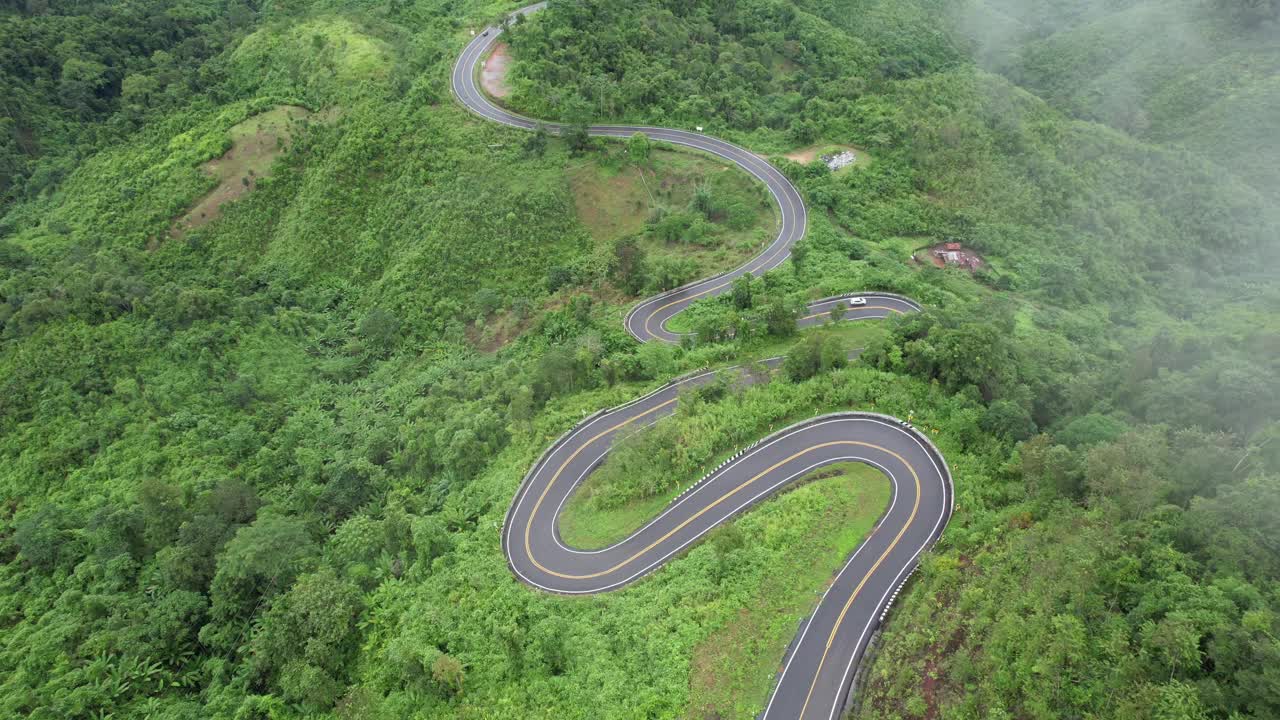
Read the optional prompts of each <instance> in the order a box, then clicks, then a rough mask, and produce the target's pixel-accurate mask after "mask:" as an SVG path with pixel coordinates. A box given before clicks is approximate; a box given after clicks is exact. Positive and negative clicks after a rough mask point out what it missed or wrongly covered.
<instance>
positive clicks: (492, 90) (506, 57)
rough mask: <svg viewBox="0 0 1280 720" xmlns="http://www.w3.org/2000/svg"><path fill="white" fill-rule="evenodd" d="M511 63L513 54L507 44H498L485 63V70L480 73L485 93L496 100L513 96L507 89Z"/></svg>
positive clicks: (481, 84)
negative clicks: (508, 67)
mask: <svg viewBox="0 0 1280 720" xmlns="http://www.w3.org/2000/svg"><path fill="white" fill-rule="evenodd" d="M510 63H511V53H509V52H508V49H507V44H506V43H498V44H497V45H495V46H494V48H493V53H492V54H490V55H489V57H488V58H486V59H485V61H484V69H483V70H481V71H480V86H481V87H483V88H484V91H485V92H487V93H489V94H490V95H492V96H494V97H496V98H504V97H506V96H508V95H510V94H511V88H509V87H507V66H508V65H509V64H510Z"/></svg>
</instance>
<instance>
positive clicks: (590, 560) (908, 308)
mask: <svg viewBox="0 0 1280 720" xmlns="http://www.w3.org/2000/svg"><path fill="white" fill-rule="evenodd" d="M544 6H545V3H539V4H537V5H531V6H529V7H526V8H523V9H521V10H518V11H517V14H528V13H531V12H535V11H537V10H540V9H542V8H543V7H544ZM500 34H501V28H497V27H491V28H488V29H486V30H484V31H483V32H482V33H481V34H478V35H477V36H476V37H475V38H474V39H473V40H472V41H471V42H470V43H469V44H468V45H467V46H466V48H465V49H464V50H463V52H462V55H461V57H459V59H458V62H457V64H456V65H455V66H454V69H453V78H452V84H453V91H454V93H455V94H456V95H457V97H458V99H459V100H460V101H461V102H462V103H463V105H465V106H466V107H467V108H468V109H470V110H471V111H473V112H475V113H476V114H478V115H480V116H482V117H484V118H487V119H489V120H492V121H494V122H498V123H502V124H504V125H510V126H513V127H517V128H523V129H534V128H536V127H538V126H542V127H545V128H546V129H547V131H548V132H552V133H558V132H560V131H561V130H562V126H560V125H557V124H555V123H539V122H538V121H535V120H531V119H529V118H525V117H521V116H519V115H515V114H513V113H511V112H508V111H506V110H504V109H502V108H500V107H498V106H497V105H495V104H494V103H493V102H491V101H490V99H489V98H488V97H487V96H486V95H485V94H484V93H483V92H482V91H481V90H480V88H479V85H478V83H477V79H476V75H477V67H478V65H479V64H480V62H481V60H483V59H484V58H485V57H486V56H487V54H488V53H489V52H490V50H491V49H492V47H493V44H494V42H495V41H496V40H497V38H498V36H499V35H500ZM588 132H589V134H591V135H593V136H601V137H612V138H627V137H630V136H631V135H632V134H634V133H636V132H643V133H644V134H645V135H647V136H649V137H650V138H651V139H653V140H655V141H659V142H667V143H672V144H676V145H684V146H688V147H692V148H696V149H698V150H701V151H703V152H708V153H711V154H713V155H716V156H718V157H721V158H723V159H725V160H728V161H730V162H732V163H734V164H736V165H738V166H739V167H741V168H742V169H743V170H745V171H747V172H748V173H750V174H751V175H753V176H755V177H756V178H757V179H759V180H760V181H761V182H763V183H764V184H765V186H766V187H767V188H768V190H769V193H770V194H771V195H772V196H773V198H774V201H775V202H776V203H777V205H778V210H779V218H780V222H779V226H778V234H777V236H776V237H775V238H774V240H773V242H772V243H770V244H769V246H768V247H767V248H765V249H764V250H763V251H762V252H761V253H760V254H759V255H757V256H756V257H754V258H752V259H751V260H750V261H748V262H747V263H746V264H744V265H742V266H741V267H738V268H736V269H734V270H731V271H729V272H726V273H723V274H721V275H717V276H715V277H711V278H707V279H704V280H699V281H697V282H694V283H691V284H689V285H686V286H684V287H681V288H677V289H675V290H672V291H670V292H667V293H663V294H661V295H658V296H656V297H652V298H649V299H647V300H644V301H643V302H641V303H639V304H638V305H636V306H635V307H634V308H633V309H632V310H631V312H630V313H628V314H627V316H626V320H625V322H626V327H627V330H628V331H629V332H630V333H631V334H632V335H633V336H634V337H635V338H636V339H637V340H639V341H641V342H649V341H661V342H677V341H678V340H679V337H680V336H679V335H678V334H677V333H673V332H671V331H670V330H668V329H667V328H666V323H667V321H668V320H669V319H670V318H671V317H673V316H674V315H676V314H677V313H679V312H680V311H681V310H684V309H685V308H687V307H688V306H689V305H690V304H691V303H692V302H694V301H695V300H697V299H699V298H704V297H713V296H715V295H719V294H721V293H723V292H726V291H727V290H728V289H729V286H730V283H731V282H732V281H733V279H734V278H737V277H739V276H741V275H745V274H747V273H751V274H753V275H760V274H762V273H764V272H765V271H767V270H770V269H772V268H775V267H777V266H778V265H780V264H781V263H782V262H783V261H785V260H786V259H787V257H788V255H789V251H790V248H791V246H792V245H793V244H794V243H795V242H796V241H797V240H799V239H800V238H802V237H803V236H804V233H805V228H806V224H807V215H806V210H805V206H804V201H803V200H802V199H801V197H800V194H799V193H798V192H797V191H796V189H795V187H794V186H792V184H791V183H790V182H789V181H788V180H787V179H786V177H785V176H783V174H782V173H781V172H779V171H778V169H777V168H775V167H773V166H772V165H770V164H769V163H768V162H767V161H765V160H763V159H761V158H760V157H758V156H757V155H755V154H753V153H751V152H749V151H747V150H745V149H743V148H740V147H738V146H736V145H733V144H731V143H728V142H725V141H723V140H718V139H716V138H713V137H708V136H706V135H703V134H701V133H696V132H689V131H684V130H673V129H668V128H657V127H643V126H628V125H594V126H591V127H590V128H589V129H588ZM861 296H862V297H865V298H867V304H866V305H865V306H860V307H854V308H850V309H849V310H848V311H847V312H846V313H845V318H846V319H849V320H857V319H869V318H877V317H885V316H887V315H889V314H892V313H905V312H915V311H918V310H920V306H919V305H918V304H916V303H915V302H914V301H912V300H910V299H908V298H904V297H901V296H897V295H892V294H888V293H862V294H861ZM846 301H847V300H846V299H843V298H827V299H824V300H819V301H816V302H814V303H811V304H810V305H809V309H808V312H807V313H806V314H805V316H804V317H803V318H801V319H800V321H799V322H800V325H802V326H804V325H809V324H814V323H817V322H821V321H822V320H823V317H824V316H825V315H826V314H827V313H828V312H829V311H830V310H831V308H832V307H834V306H835V305H836V304H837V303H839V302H846ZM769 364H773V365H776V364H777V361H776V360H775V361H772V362H771V363H769ZM716 375H717V373H716V372H714V371H708V372H702V373H697V374H694V375H691V376H687V377H685V378H683V379H680V380H677V381H673V382H670V383H668V384H667V385H665V386H663V387H662V388H659V389H658V390H656V391H654V392H652V393H650V394H648V395H646V396H644V397H642V398H639V399H637V400H634V401H632V402H630V403H627V404H625V405H621V406H619V407H616V408H612V409H608V410H603V411H600V412H598V413H596V414H595V415H593V416H591V417H589V418H587V419H586V420H584V421H583V422H582V423H580V424H579V425H578V426H577V427H575V428H573V429H572V430H571V431H569V432H568V433H567V434H565V435H564V436H563V437H561V438H560V439H559V440H557V441H556V442H555V443H554V444H553V445H552V446H551V447H550V448H548V449H547V451H546V452H545V453H544V454H543V455H542V457H541V458H540V459H539V460H538V462H537V463H536V464H535V465H534V466H533V468H532V469H531V470H530V471H529V473H528V475H527V476H526V477H525V479H524V482H523V483H522V485H521V486H520V490H519V491H518V493H517V494H516V497H515V499H514V501H513V502H512V504H511V508H510V510H508V512H507V518H506V522H505V524H504V526H503V530H502V547H503V550H504V552H505V553H506V555H507V559H508V562H509V564H510V566H511V569H512V571H513V572H514V573H515V574H516V576H517V577H519V578H520V579H521V580H522V581H524V582H525V583H528V584H529V585H531V586H533V587H536V588H539V589H542V590H546V591H549V592H555V593H563V594H569V595H580V594H590V593H599V592H607V591H610V590H616V589H618V588H621V587H624V586H626V585H627V584H629V583H631V582H635V581H636V580H637V579H639V578H641V577H643V576H644V575H646V574H647V573H649V572H652V571H654V570H656V569H658V568H659V567H661V566H662V565H663V564H664V563H666V562H667V561H668V560H670V559H671V558H672V557H674V556H676V555H678V554H679V553H680V552H682V551H683V550H685V549H686V548H688V547H689V546H690V545H692V544H693V543H695V542H697V541H698V540H699V539H700V538H702V537H703V536H704V535H706V534H707V533H708V532H710V531H711V530H712V529H714V528H715V527H717V526H718V525H719V524H720V523H723V522H725V521H726V520H728V519H730V518H732V517H734V516H735V515H737V514H738V513H740V512H742V511H743V510H745V509H747V508H748V507H750V506H751V505H753V504H754V503H756V502H758V501H760V500H762V499H764V498H767V497H769V496H770V495H772V494H774V493H776V492H778V491H779V490H780V489H781V488H783V487H785V486H786V485H787V484H788V483H790V482H791V481H793V480H795V479H797V478H799V477H801V476H804V475H807V474H808V473H810V472H812V471H813V470H816V469H818V468H821V467H823V466H826V465H830V464H832V463H837V462H847V461H856V462H863V463H866V464H869V465H872V466H874V467H876V468H879V469H880V470H881V471H883V472H884V474H885V475H887V476H888V477H889V479H890V481H891V483H892V500H891V502H890V504H889V508H888V510H887V511H886V512H885V514H884V516H883V517H882V518H881V520H880V522H879V523H878V524H877V526H876V528H875V529H874V530H873V531H872V533H871V535H870V536H869V537H867V538H866V540H865V541H864V542H863V543H862V544H861V545H859V546H858V549H857V550H856V551H855V552H854V553H853V554H852V555H851V556H850V557H849V558H848V560H847V561H846V562H845V564H844V566H843V567H842V568H841V569H840V570H839V572H838V573H837V574H836V577H835V579H834V580H833V581H832V583H831V585H830V586H829V587H828V589H827V591H826V592H825V594H824V595H823V596H822V599H821V600H820V601H819V603H818V606H817V608H816V610H815V611H814V613H813V615H812V616H811V617H810V618H809V619H808V620H806V622H805V623H804V625H803V626H802V629H801V630H800V632H799V634H798V636H797V638H796V640H795V641H794V642H793V643H792V645H791V648H790V649H789V651H788V653H787V655H786V657H785V658H784V659H783V664H782V669H781V671H780V672H779V675H778V678H777V681H776V684H775V687H774V690H773V693H772V694H771V695H770V698H769V703H768V706H767V707H766V709H765V710H764V712H763V713H762V715H761V717H763V718H766V719H779V720H780V719H782V718H801V719H804V720H809V719H814V718H824V719H826V720H831V719H832V718H835V717H837V716H838V715H839V714H840V713H841V711H842V710H843V709H844V708H845V707H846V705H847V702H848V699H849V698H848V695H849V692H850V686H851V683H852V679H853V673H854V670H855V669H856V667H857V665H858V661H859V660H860V659H861V657H862V655H863V653H864V651H865V650H866V647H867V643H868V641H869V640H870V637H871V634H872V632H873V631H874V629H875V628H876V627H877V625H878V624H879V622H880V620H881V619H882V617H883V614H884V612H886V609H887V607H888V605H889V603H891V602H892V600H893V598H894V596H895V594H896V592H897V590H898V589H899V588H900V587H901V585H902V584H903V582H905V580H906V578H907V576H908V575H909V573H910V572H911V570H912V569H914V568H915V566H916V563H917V561H918V559H919V556H920V554H921V553H922V552H923V551H924V550H925V549H926V548H928V547H930V546H931V545H932V544H933V543H934V542H935V541H936V540H937V539H938V537H939V535H940V534H941V532H942V529H943V527H945V525H946V523H947V520H948V519H949V518H950V516H951V512H952V509H953V504H954V491H953V487H952V481H951V474H950V471H949V470H948V469H947V465H946V462H945V460H944V459H943V458H942V455H941V454H940V453H939V452H938V451H937V449H936V448H935V447H934V446H933V444H932V443H930V442H929V440H928V439H927V438H926V437H925V436H924V435H922V434H921V433H919V432H917V431H916V430H914V429H913V428H911V427H910V426H908V425H905V424H904V423H902V422H901V421H899V420H897V419H895V418H891V417H887V416H883V415H876V414H873V413H864V412H842V413H835V414H831V415H824V416H821V417H816V418H812V419H810V420H806V421H803V422H801V423H798V424H796V425H793V426H791V427H789V428H786V429H783V430H781V431H779V432H776V433H774V434H772V435H770V436H769V437H767V438H765V439H763V440H761V441H759V442H757V443H755V444H754V445H752V446H751V447H749V448H746V449H744V450H742V451H740V452H739V453H737V454H736V455H734V456H733V457H732V458H731V459H730V460H729V461H727V462H725V463H724V464H723V465H721V466H720V467H719V468H717V469H716V470H715V471H714V472H712V473H710V474H708V475H707V476H706V477H705V478H703V479H702V480H700V481H699V482H698V483H697V484H696V485H694V486H693V487H692V488H690V489H689V490H687V491H686V492H685V493H683V494H682V495H681V496H680V497H679V498H677V499H676V500H675V501H673V502H672V503H671V504H670V505H669V506H668V507H667V509H666V510H664V511H663V512H662V513H661V514H660V515H658V516H657V517H656V518H654V519H653V520H651V521H650V522H649V523H648V524H646V525H645V526H644V527H642V528H640V529H639V530H637V531H636V532H635V533H633V534H632V535H631V536H630V537H627V538H626V539H624V540H622V541H621V542H619V543H617V544H615V545H612V546H610V547H607V548H603V549H600V550H591V551H586V550H578V549H574V548H571V547H567V546H566V545H565V544H564V543H563V542H562V541H561V540H560V536H559V533H558V532H557V529H556V528H557V522H556V521H557V518H558V516H559V514H560V511H561V510H562V509H563V507H564V504H565V503H566V502H567V501H568V499H569V497H570V495H572V493H573V490H574V489H575V488H576V487H577V486H578V485H579V484H580V483H581V482H582V480H583V479H584V478H585V477H586V476H587V474H589V473H590V472H591V471H592V470H593V469H594V468H595V467H596V466H598V465H599V464H600V463H601V462H602V461H603V460H604V458H605V456H606V455H607V454H608V452H609V449H610V447H611V446H612V444H613V441H614V440H615V439H617V438H618V437H619V436H620V435H621V434H623V433H626V432H629V431H630V430H632V429H634V428H635V427H641V426H645V425H649V424H652V423H654V422H656V421H658V420H659V419H661V418H662V417H664V416H666V415H669V414H670V413H671V412H672V411H673V410H674V409H675V406H676V402H677V400H678V397H679V394H680V393H681V392H682V391H684V390H687V389H689V388H692V387H696V386H698V385H701V384H704V383H707V382H711V381H712V380H714V379H715V377H716ZM736 375H737V379H738V381H739V382H754V381H755V380H757V379H759V378H758V377H756V376H755V375H753V374H752V373H751V372H749V371H748V370H747V369H739V370H738V371H737V373H736Z"/></svg>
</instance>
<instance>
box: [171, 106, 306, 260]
mask: <svg viewBox="0 0 1280 720" xmlns="http://www.w3.org/2000/svg"><path fill="white" fill-rule="evenodd" d="M306 118H314V119H316V120H321V121H323V120H325V119H327V118H326V117H324V114H322V115H321V116H313V114H312V113H311V111H310V110H307V109H306V108H303V107H298V106H296V105H278V106H276V107H274V108H272V109H270V110H268V111H266V112H263V113H259V114H257V115H254V116H253V117H251V118H249V119H248V120H244V121H242V122H240V123H238V124H236V125H235V126H233V127H232V128H231V130H230V134H231V149H230V150H228V151H227V152H226V153H224V154H223V155H222V156H221V157H218V158H214V159H213V160H210V161H209V162H207V163H205V164H204V165H201V166H200V169H202V170H204V171H205V172H207V173H209V174H210V175H212V176H213V177H215V178H217V179H218V187H216V188H214V189H213V190H212V191H211V192H210V193H209V194H208V195H205V196H204V197H203V198H201V199H200V201H199V202H197V203H196V204H195V206H193V207H192V208H191V209H190V210H188V211H187V212H185V213H183V214H182V215H180V216H179V217H178V218H177V219H175V220H174V222H173V226H172V227H171V228H170V229H169V236H170V237H175V238H177V237H182V236H183V235H184V234H186V233H187V232H188V231H190V230H194V229H196V228H199V227H202V226H204V225H207V224H209V223H211V222H213V221H214V220H216V219H217V218H218V217H219V216H220V215H221V214H222V207H223V206H224V205H226V204H227V203H229V202H234V201H235V200H237V199H239V198H240V196H242V195H244V194H245V193H247V192H249V191H250V190H252V189H253V188H254V187H255V186H256V185H257V183H258V180H259V179H261V178H264V177H267V176H268V175H269V174H270V172H271V164H272V163H273V162H275V160H276V158H277V157H279V156H280V155H281V154H282V153H283V152H284V151H285V150H286V149H287V148H288V147H289V143H290V142H291V141H292V139H293V135H294V133H295V131H296V129H297V128H298V126H299V124H300V123H301V122H302V121H303V120H305V119H306Z"/></svg>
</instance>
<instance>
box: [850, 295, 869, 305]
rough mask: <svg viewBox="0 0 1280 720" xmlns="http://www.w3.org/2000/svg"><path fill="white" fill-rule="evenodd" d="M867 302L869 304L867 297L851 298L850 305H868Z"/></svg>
mask: <svg viewBox="0 0 1280 720" xmlns="http://www.w3.org/2000/svg"><path fill="white" fill-rule="evenodd" d="M866 304H867V299H866V298H864V297H856V298H849V307H858V306H859V305H866Z"/></svg>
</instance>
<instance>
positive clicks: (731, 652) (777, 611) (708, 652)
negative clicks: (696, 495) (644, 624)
mask: <svg viewBox="0 0 1280 720" xmlns="http://www.w3.org/2000/svg"><path fill="white" fill-rule="evenodd" d="M818 478H821V479H818ZM800 483H802V484H803V483H807V484H804V485H803V486H797V487H794V489H793V490H791V491H790V492H789V493H787V495H784V496H782V497H780V498H775V499H773V500H771V501H770V503H771V504H777V505H785V504H794V505H796V506H807V507H805V510H806V511H807V512H816V520H815V521H814V522H813V523H812V524H811V525H810V526H809V527H808V528H807V531H806V532H805V533H804V534H803V536H802V537H801V538H800V539H799V542H797V543H795V545H794V546H793V548H792V552H791V554H790V555H789V556H788V557H787V558H786V560H787V561H788V564H787V570H786V572H784V573H774V574H771V575H769V576H768V577H767V578H766V579H765V580H764V582H763V584H762V585H761V586H760V587H759V588H758V589H757V590H756V592H755V593H754V597H752V598H750V599H749V600H748V601H747V602H746V603H745V605H744V607H743V609H742V610H741V611H740V612H738V613H737V614H736V615H735V616H734V617H733V619H732V620H730V621H729V622H728V623H726V624H725V625H724V626H722V627H720V628H718V629H717V630H716V631H715V632H713V633H712V634H711V635H710V636H708V637H707V638H706V639H704V640H703V641H702V642H701V643H699V644H698V645H697V646H696V648H695V649H694V654H693V664H692V676H691V678H690V688H689V707H688V710H687V711H686V715H687V716H689V717H723V718H738V717H742V718H749V717H754V716H755V715H756V713H758V712H759V711H760V710H761V709H762V708H763V707H764V703H765V700H766V699H767V697H768V694H769V690H770V688H771V686H772V682H773V678H774V676H775V674H776V673H777V669H778V665H779V663H780V662H781V660H782V653H783V652H784V651H785V649H786V646H787V642H788V641H790V640H791V638H792V637H793V636H794V635H795V632H796V625H797V624H798V623H799V621H800V618H802V617H804V616H805V615H807V614H808V613H809V612H811V611H812V608H813V607H814V605H816V604H817V601H818V599H819V598H820V597H821V589H822V588H823V587H824V585H825V583H826V582H827V581H828V580H830V578H831V577H832V576H833V575H834V574H835V573H836V572H837V570H838V569H839V568H840V566H841V565H842V564H843V562H844V559H845V558H846V557H848V555H849V553H851V552H853V550H854V549H855V548H856V547H857V546H858V545H859V544H861V542H862V540H863V539H864V538H865V537H866V536H867V534H868V533H870V532H871V529H872V527H874V525H875V523H876V520H877V519H878V518H879V517H880V514H881V513H882V512H883V511H884V508H885V506H886V505H887V504H888V502H889V482H888V479H887V478H886V477H885V476H884V475H883V474H882V473H880V472H879V471H878V470H876V469H874V468H872V467H869V466H867V465H863V464H861V463H841V464H839V465H832V466H829V467H826V468H823V469H822V470H819V471H817V472H815V473H813V474H812V475H809V476H807V477H806V478H803V479H801V480H800ZM748 541H749V542H750V541H751V540H750V539H749V540H748ZM801 588H803V589H805V590H804V591H800V589H801Z"/></svg>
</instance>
